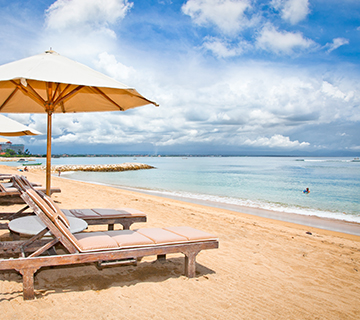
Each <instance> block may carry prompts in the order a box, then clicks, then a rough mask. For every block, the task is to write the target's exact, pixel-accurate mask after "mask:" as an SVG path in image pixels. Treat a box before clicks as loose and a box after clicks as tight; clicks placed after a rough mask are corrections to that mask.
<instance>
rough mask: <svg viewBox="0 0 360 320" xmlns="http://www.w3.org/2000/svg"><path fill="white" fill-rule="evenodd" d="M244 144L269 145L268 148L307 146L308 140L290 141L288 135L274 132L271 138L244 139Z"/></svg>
mask: <svg viewBox="0 0 360 320" xmlns="http://www.w3.org/2000/svg"><path fill="white" fill-rule="evenodd" d="M244 145H248V146H256V147H270V148H287V149H289V148H290V149H291V148H299V147H308V146H309V145H310V143H309V142H299V141H298V140H295V141H291V140H290V138H289V137H284V136H282V135H281V134H275V135H273V136H272V137H271V138H266V137H259V138H257V139H256V140H249V139H248V140H246V141H245V142H244Z"/></svg>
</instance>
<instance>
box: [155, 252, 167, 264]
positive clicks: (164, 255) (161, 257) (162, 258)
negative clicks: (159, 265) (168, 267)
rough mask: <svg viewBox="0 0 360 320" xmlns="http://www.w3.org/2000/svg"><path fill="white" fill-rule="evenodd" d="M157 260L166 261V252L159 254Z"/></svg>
mask: <svg viewBox="0 0 360 320" xmlns="http://www.w3.org/2000/svg"><path fill="white" fill-rule="evenodd" d="M157 260H158V261H160V262H164V261H166V254H158V255H157Z"/></svg>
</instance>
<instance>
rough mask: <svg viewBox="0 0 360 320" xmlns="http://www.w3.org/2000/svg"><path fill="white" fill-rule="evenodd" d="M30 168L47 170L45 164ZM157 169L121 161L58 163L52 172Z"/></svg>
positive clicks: (52, 167)
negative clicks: (111, 162) (113, 162)
mask: <svg viewBox="0 0 360 320" xmlns="http://www.w3.org/2000/svg"><path fill="white" fill-rule="evenodd" d="M28 168H29V169H30V170H36V169H37V170H45V166H36V167H32V168H30V166H29V167H28ZM143 169H155V167H153V166H150V165H148V164H143V163H121V164H88V165H56V166H51V172H56V173H58V172H59V171H60V172H66V171H93V172H117V171H128V170H143Z"/></svg>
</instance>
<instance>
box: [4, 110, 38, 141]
mask: <svg viewBox="0 0 360 320" xmlns="http://www.w3.org/2000/svg"><path fill="white" fill-rule="evenodd" d="M38 134H42V133H41V132H39V131H37V130H35V129H31V128H29V127H27V126H25V125H23V124H22V123H20V122H17V121H15V120H13V119H10V118H8V117H5V116H3V115H1V114H0V136H7V137H16V136H36V135H38Z"/></svg>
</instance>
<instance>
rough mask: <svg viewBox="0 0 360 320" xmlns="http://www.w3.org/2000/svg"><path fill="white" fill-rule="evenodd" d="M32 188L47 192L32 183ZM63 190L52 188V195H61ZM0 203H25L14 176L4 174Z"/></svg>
mask: <svg viewBox="0 0 360 320" xmlns="http://www.w3.org/2000/svg"><path fill="white" fill-rule="evenodd" d="M31 186H32V187H34V188H35V189H36V190H39V191H42V192H45V191H46V188H45V187H42V186H41V185H39V184H37V183H31ZM60 192H61V189H60V188H57V187H52V188H51V189H50V194H53V193H60ZM0 203H1V204H15V203H24V201H23V200H22V199H21V197H20V192H19V190H18V189H17V188H16V187H15V186H14V182H13V175H7V174H2V175H1V176H0Z"/></svg>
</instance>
